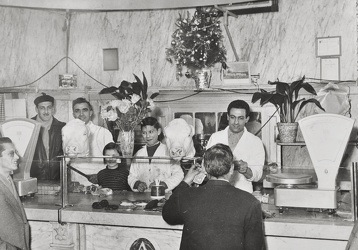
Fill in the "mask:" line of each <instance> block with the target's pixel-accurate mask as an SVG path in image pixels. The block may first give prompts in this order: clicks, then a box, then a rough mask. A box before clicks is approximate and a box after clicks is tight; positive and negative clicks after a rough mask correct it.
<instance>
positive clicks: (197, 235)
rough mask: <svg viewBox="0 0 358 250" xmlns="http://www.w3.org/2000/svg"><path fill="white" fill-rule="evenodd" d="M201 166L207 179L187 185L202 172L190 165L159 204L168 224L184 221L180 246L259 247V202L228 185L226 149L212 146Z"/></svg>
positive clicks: (230, 158)
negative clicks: (175, 185)
mask: <svg viewBox="0 0 358 250" xmlns="http://www.w3.org/2000/svg"><path fill="white" fill-rule="evenodd" d="M203 165H204V168H205V171H206V173H207V174H208V177H209V181H208V182H207V183H206V184H205V185H203V186H199V187H190V185H191V184H192V182H193V179H194V177H195V176H196V175H197V174H198V173H200V172H201V171H202V170H201V169H200V166H198V165H194V166H192V167H191V168H190V169H189V171H188V173H187V174H186V176H185V177H184V180H183V181H182V182H181V183H180V184H179V186H178V187H177V188H176V189H175V190H174V191H173V194H172V195H171V196H170V197H169V199H168V200H167V201H166V203H165V204H164V206H163V212H162V216H163V219H164V220H165V221H166V222H167V223H168V224H170V225H178V224H184V228H183V233H182V239H181V243H180V249H183V250H184V249H197V250H199V249H200V250H203V249H205V250H211V249H212V250H217V249H226V250H231V249H232V250H234V249H235V250H244V249H245V250H260V249H263V247H264V233H263V223H262V210H261V204H260V202H259V201H258V200H257V199H256V198H255V197H254V196H253V195H251V194H249V193H247V192H245V191H243V190H240V189H237V188H235V187H233V186H232V185H230V183H229V179H230V178H231V175H232V174H233V171H234V165H233V154H232V152H231V150H230V148H229V147H228V146H227V145H224V144H216V145H214V146H212V147H211V148H209V149H208V150H207V151H206V152H205V154H204V159H203Z"/></svg>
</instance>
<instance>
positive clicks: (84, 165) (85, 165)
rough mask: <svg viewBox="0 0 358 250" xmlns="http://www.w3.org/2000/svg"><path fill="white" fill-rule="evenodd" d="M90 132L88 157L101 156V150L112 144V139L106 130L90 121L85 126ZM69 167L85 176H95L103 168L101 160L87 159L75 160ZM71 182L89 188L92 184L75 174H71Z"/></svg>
mask: <svg viewBox="0 0 358 250" xmlns="http://www.w3.org/2000/svg"><path fill="white" fill-rule="evenodd" d="M86 126H87V127H88V128H89V130H90V135H89V156H97V157H98V156H103V148H104V147H105V146H106V145H107V144H108V143H110V142H113V137H112V134H111V132H109V130H108V129H106V128H104V127H101V126H97V125H95V124H93V122H92V121H90V122H89V123H88V124H87V125H86ZM71 166H72V167H74V168H77V169H78V170H80V171H81V172H83V173H85V174H97V173H98V171H100V170H102V169H103V168H104V167H105V164H104V162H103V158H88V159H75V161H74V162H72V163H71ZM71 180H72V181H77V182H79V183H80V184H82V185H84V186H89V185H91V184H92V183H91V182H90V181H88V180H87V179H86V178H85V177H83V176H82V175H80V174H77V173H76V172H74V171H72V172H71Z"/></svg>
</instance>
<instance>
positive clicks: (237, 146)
mask: <svg viewBox="0 0 358 250" xmlns="http://www.w3.org/2000/svg"><path fill="white" fill-rule="evenodd" d="M249 118H250V106H249V104H247V102H245V101H243V100H235V101H232V102H231V103H230V104H229V106H228V108H227V119H228V122H229V125H228V126H227V127H226V128H225V129H224V130H221V131H218V132H215V133H213V134H212V135H211V137H210V139H209V141H208V143H207V146H206V147H207V148H210V147H212V146H213V145H215V144H216V143H223V144H225V145H228V146H229V147H230V149H231V150H232V152H233V155H234V166H235V168H234V170H235V171H234V174H233V176H232V179H231V180H230V183H232V185H234V186H235V187H237V188H240V189H242V190H245V191H247V192H249V193H252V192H253V188H252V182H253V181H259V180H260V178H261V176H262V170H263V165H264V163H265V150H264V147H263V144H262V141H261V140H260V138H258V137H257V136H255V135H253V134H251V133H250V132H248V131H247V129H246V128H245V124H246V123H247V122H248V121H249Z"/></svg>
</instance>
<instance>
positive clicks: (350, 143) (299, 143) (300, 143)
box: [276, 140, 358, 146]
mask: <svg viewBox="0 0 358 250" xmlns="http://www.w3.org/2000/svg"><path fill="white" fill-rule="evenodd" d="M276 143H277V145H280V146H306V143H305V142H304V141H296V142H281V141H279V140H277V141H276ZM357 144H358V141H349V142H348V145H357Z"/></svg>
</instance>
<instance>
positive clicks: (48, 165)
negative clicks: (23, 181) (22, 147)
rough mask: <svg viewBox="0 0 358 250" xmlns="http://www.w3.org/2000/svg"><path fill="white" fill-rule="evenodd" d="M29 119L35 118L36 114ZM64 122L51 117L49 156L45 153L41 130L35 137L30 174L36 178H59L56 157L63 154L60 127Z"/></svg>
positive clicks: (58, 162)
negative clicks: (35, 142) (36, 137)
mask: <svg viewBox="0 0 358 250" xmlns="http://www.w3.org/2000/svg"><path fill="white" fill-rule="evenodd" d="M31 119H33V120H36V119H37V116H34V117H32V118H31ZM65 125H66V123H64V122H61V121H59V120H57V119H56V118H55V117H53V120H52V124H51V127H50V129H49V131H48V134H49V145H50V148H49V156H47V155H46V149H45V146H44V144H43V141H42V134H41V133H42V131H43V128H42V127H41V132H40V134H39V137H38V139H37V144H36V149H35V153H34V158H33V160H32V165H31V170H30V176H31V177H36V178H37V179H38V180H60V164H61V163H60V162H61V160H60V159H59V158H58V157H57V156H59V155H63V150H62V132H61V131H62V128H63V127H64V126H65Z"/></svg>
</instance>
